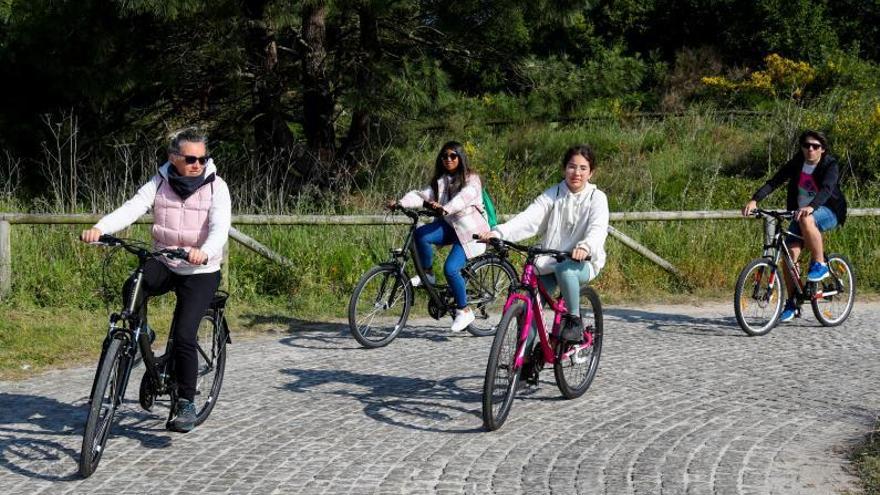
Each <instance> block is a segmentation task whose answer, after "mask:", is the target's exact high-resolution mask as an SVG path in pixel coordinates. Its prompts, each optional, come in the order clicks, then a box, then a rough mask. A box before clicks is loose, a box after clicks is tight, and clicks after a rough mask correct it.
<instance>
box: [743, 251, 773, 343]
mask: <svg viewBox="0 0 880 495" xmlns="http://www.w3.org/2000/svg"><path fill="white" fill-rule="evenodd" d="M770 274H774V276H773V280H772V282H770V280H769V277H770ZM781 279H782V274H781V273H779V271H778V270H776V267H775V266H774V265H773V262H772V261H770V260H768V259H767V258H757V259H754V260H752V261H750V262H749V263H748V264H747V265H746V266H745V268H743V269H742V271H740V273H739V277H737V280H736V290H734V296H733V311H734V313H735V314H736V321H737V323H739V326H740V328H742V330H743V331H744V332H745V333H746V334H748V335H750V336H753V337H755V336H759V335H766V334H767V333H768V332H770V330H773V327H774V326H776V324H777V323H778V322H779V315H780V314H782V303H783V301H785V289H784V284H783V283H782V280H781ZM765 310H767V311H765Z"/></svg>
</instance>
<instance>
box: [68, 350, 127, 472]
mask: <svg viewBox="0 0 880 495" xmlns="http://www.w3.org/2000/svg"><path fill="white" fill-rule="evenodd" d="M128 365H129V358H127V357H126V356H125V352H124V348H123V341H122V339H110V343H109V344H108V346H107V350H106V352H105V353H104V359H103V360H102V361H101V363H100V365H99V366H100V368H99V369H98V373H97V374H96V375H95V386H94V390H93V391H92V396H91V397H90V401H89V416H88V418H87V419H86V428H85V432H84V433H83V443H82V449H81V450H80V456H79V472H80V474H81V475H82V476H83V477H84V478H88V477H89V476H91V475H92V473H94V472H95V469H96V468H97V467H98V463H99V462H101V456H102V455H103V454H104V448H105V446H106V445H107V439H108V438H109V436H110V427H111V426H112V424H113V416H114V415H115V414H116V409H117V407H119V404H121V403H122V396H121V394H122V390H124V389H125V383H123V381H124V380H125V377H126V376H127V375H128V373H127V367H128Z"/></svg>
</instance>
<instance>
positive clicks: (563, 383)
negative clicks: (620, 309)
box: [553, 287, 604, 399]
mask: <svg viewBox="0 0 880 495" xmlns="http://www.w3.org/2000/svg"><path fill="white" fill-rule="evenodd" d="M580 299H581V302H580V306H581V309H580V311H581V319H582V321H583V322H584V333H585V334H586V333H588V332H589V333H590V334H591V336H592V338H593V345H592V346H590V347H588V348H586V349H582V350H580V351H578V353H577V354H575V355H572V356H569V357H568V359H567V362H564V361H563V360H562V359H561V358H562V355H563V354H564V353H565V351H567V350H568V349H569V348H571V345H561V346H559V349H558V352H557V353H556V362H555V363H553V374H554V375H556V386H557V387H559V391H560V392H562V395H563V396H564V397H565V398H566V399H577V398H578V397H580V396H582V395H584V392H586V391H587V389H589V388H590V385H592V383H593V379H594V378H596V372H597V371H599V358H600V357H601V356H602V337H603V335H604V330H603V329H604V319H603V317H602V302H601V301H600V300H599V294H597V293H596V291H595V290H594V289H593V288H592V287H581V298H580Z"/></svg>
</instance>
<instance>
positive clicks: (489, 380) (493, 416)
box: [483, 302, 526, 431]
mask: <svg viewBox="0 0 880 495" xmlns="http://www.w3.org/2000/svg"><path fill="white" fill-rule="evenodd" d="M525 307H526V306H525V303H523V302H517V303H514V304H513V305H512V306H511V307H510V308H508V309H507V311H505V312H504V316H502V317H501V322H500V323H499V324H498V331H497V332H495V340H494V341H492V350H491V352H490V353H489V362H488V363H487V364H486V379H485V381H484V382H483V426H484V427H485V428H486V429H487V430H489V431H494V430H497V429H498V428H501V425H503V424H504V421H505V420H507V415H508V414H509V413H510V408H511V407H512V406H513V398H514V396H515V395H516V387H517V385H518V383H519V380H520V376H519V372H520V369H519V368H517V367H516V352H517V350H518V347H519V332H520V328H521V327H522V322H523V319H524V316H525Z"/></svg>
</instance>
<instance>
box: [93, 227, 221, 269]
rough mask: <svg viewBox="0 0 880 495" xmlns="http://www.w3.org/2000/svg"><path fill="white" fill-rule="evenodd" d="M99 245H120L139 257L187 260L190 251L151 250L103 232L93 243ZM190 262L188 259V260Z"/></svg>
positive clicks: (205, 262)
mask: <svg viewBox="0 0 880 495" xmlns="http://www.w3.org/2000/svg"><path fill="white" fill-rule="evenodd" d="M93 244H98V245H105V246H111V247H113V246H120V247H121V248H123V249H125V250H126V251H128V252H129V253H131V254H133V255H135V256H137V257H138V258H147V257H157V256H165V257H166V258H169V259H179V260H183V261H187V260H188V259H189V252H188V251H187V250H186V249H183V248H175V249H160V250H158V251H150V250H148V249H145V248H143V247H142V246H139V245H137V244H135V243H132V242H128V241H126V240H125V239H120V238H118V237H115V236H112V235H110V234H102V235H101V237H99V238H98V242H96V243H93ZM187 262H188V261H187ZM207 264H208V260H207V259H206V260H205V261H204V262H203V263H202V265H207Z"/></svg>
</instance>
